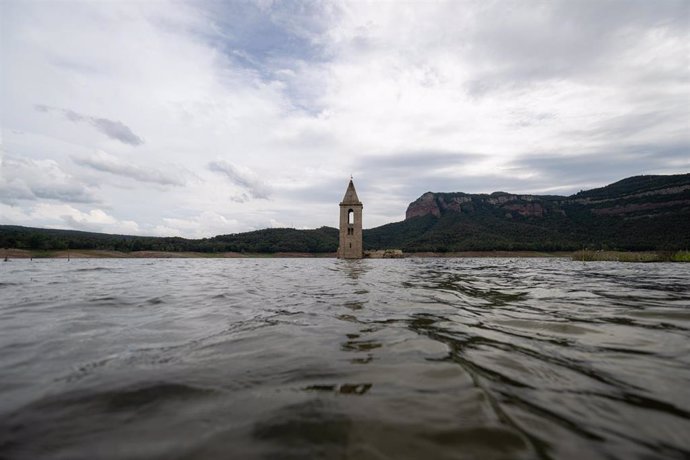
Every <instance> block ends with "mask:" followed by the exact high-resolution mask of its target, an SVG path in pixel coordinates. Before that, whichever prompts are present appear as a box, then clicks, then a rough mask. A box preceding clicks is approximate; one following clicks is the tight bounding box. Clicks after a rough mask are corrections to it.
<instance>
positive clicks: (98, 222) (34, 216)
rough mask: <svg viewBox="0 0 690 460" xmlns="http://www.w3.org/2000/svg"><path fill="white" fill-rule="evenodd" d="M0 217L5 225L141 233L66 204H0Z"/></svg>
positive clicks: (133, 224) (93, 211) (125, 223)
mask: <svg viewBox="0 0 690 460" xmlns="http://www.w3.org/2000/svg"><path fill="white" fill-rule="evenodd" d="M0 214H2V215H3V216H5V219H4V221H3V223H6V224H16V225H25V226H41V227H49V228H70V229H75V230H84V231H91V232H106V233H121V234H139V233H140V230H141V229H140V228H139V225H138V224H137V223H136V222H134V221H132V220H119V219H117V218H115V217H114V216H112V215H111V214H108V213H107V212H105V211H104V210H102V209H99V208H92V209H88V210H86V211H82V210H80V209H78V208H76V207H74V206H72V205H68V204H58V203H34V204H32V205H31V206H30V207H29V208H28V209H22V208H18V207H16V206H9V205H7V204H4V203H0Z"/></svg>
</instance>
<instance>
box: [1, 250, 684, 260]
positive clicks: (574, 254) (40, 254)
mask: <svg viewBox="0 0 690 460" xmlns="http://www.w3.org/2000/svg"><path fill="white" fill-rule="evenodd" d="M0 257H2V258H3V259H4V258H5V257H7V259H8V260H12V259H281V258H282V259H307V258H317V259H335V258H336V253H335V252H325V253H309V252H275V253H241V252H169V251H133V252H121V251H110V250H102V249H70V250H69V251H67V250H54V251H51V250H48V251H38V250H29V249H4V250H0ZM422 258H437V259H463V258H512V259H518V258H520V259H521V258H562V259H570V260H573V261H582V262H690V252H688V251H676V252H669V251H582V250H580V251H554V252H547V251H456V252H410V253H405V254H403V255H402V257H399V256H398V257H386V256H373V257H364V259H422Z"/></svg>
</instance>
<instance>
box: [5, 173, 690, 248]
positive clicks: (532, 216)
mask: <svg viewBox="0 0 690 460" xmlns="http://www.w3.org/2000/svg"><path fill="white" fill-rule="evenodd" d="M688 222H690V174H678V175H672V176H637V177H630V178H627V179H623V180H621V181H618V182H616V183H614V184H610V185H607V186H605V187H601V188H596V189H592V190H587V191H582V192H579V193H577V194H575V195H572V196H568V197H566V196H556V195H520V194H511V193H505V192H495V193H492V194H468V193H461V192H454V193H434V192H427V193H425V194H423V195H422V196H421V197H419V198H418V199H417V200H415V201H414V202H412V203H410V205H409V206H408V208H407V212H406V218H405V220H404V221H402V222H395V223H391V224H386V225H382V226H381V227H376V228H372V229H367V230H364V247H365V249H387V248H400V249H403V250H404V251H406V252H420V251H433V252H455V251H488V250H531V251H569V250H576V249H582V248H583V247H586V248H591V249H622V250H682V249H688V248H690V231H689V230H688V228H689V226H688ZM0 247H2V248H20V249H34V250H51V249H52V250H54V249H67V248H70V249H101V250H114V251H124V252H130V251H174V252H177V251H194V252H253V253H272V252H309V253H328V252H335V251H336V249H337V247H338V230H337V229H335V228H331V227H321V228H318V229H313V230H297V229H292V228H272V229H264V230H256V231H252V232H245V233H236V234H231V235H218V236H215V237H212V238H203V239H185V238H179V237H167V238H163V237H147V236H131V235H110V234H104V233H91V232H81V231H75V230H53V229H41V228H30V227H20V226H12V225H0Z"/></svg>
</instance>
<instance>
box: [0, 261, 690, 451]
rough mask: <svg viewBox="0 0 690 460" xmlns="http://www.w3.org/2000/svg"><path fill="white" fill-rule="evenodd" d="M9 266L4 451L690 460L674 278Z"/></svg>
mask: <svg viewBox="0 0 690 460" xmlns="http://www.w3.org/2000/svg"><path fill="white" fill-rule="evenodd" d="M14 262H15V263H13V264H12V266H11V267H9V269H8V270H6V271H4V272H3V277H4V278H3V280H2V281H0V289H2V291H3V300H4V301H3V303H2V304H0V376H2V377H1V378H0V456H3V457H5V456H6V457H8V458H19V459H41V458H112V459H119V458H170V457H181V458H300V459H301V458H360V457H361V458H395V459H398V458H435V459H436V458H438V459H446V458H447V459H458V458H468V459H473V458H495V459H520V458H530V459H532V458H562V459H570V458H591V459H598V458H601V459H604V458H606V459H612V458H620V459H624V458H688V457H690V441H689V440H688V437H687V433H689V432H690V394H689V393H688V392H687V391H686V390H687V388H688V387H690V324H689V323H690V314H689V313H688V308H690V287H689V286H690V267H689V266H687V265H677V264H675V265H672V264H646V265H645V264H618V263H610V264H582V263H573V262H570V261H568V260H558V259H530V260H525V259H403V260H393V261H391V260H362V261H338V260H333V259H307V260H302V259H289V260H287V259H261V260H257V259H206V260H161V261H151V260H134V259H128V260H99V261H89V260H73V261H71V262H70V265H69V270H65V267H64V265H60V266H59V267H58V266H57V265H56V264H51V263H49V261H33V262H29V261H26V262H23V261H14Z"/></svg>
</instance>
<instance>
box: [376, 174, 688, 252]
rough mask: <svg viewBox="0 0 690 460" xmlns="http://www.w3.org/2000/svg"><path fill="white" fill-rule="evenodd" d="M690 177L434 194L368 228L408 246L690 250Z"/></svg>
mask: <svg viewBox="0 0 690 460" xmlns="http://www.w3.org/2000/svg"><path fill="white" fill-rule="evenodd" d="M688 222H690V174H678V175H672V176H637V177H630V178H627V179H623V180H621V181H619V182H616V183H614V184H611V185H607V186H606V187H601V188H597V189H593V190H587V191H583V192H580V193H577V194H575V195H571V196H555V195H526V194H513V193H505V192H495V193H492V194H468V193H460V192H456V193H434V192H427V193H425V194H423V195H422V196H421V197H419V198H418V199H417V200H415V201H414V202H412V203H411V204H410V205H409V206H408V208H407V212H406V218H405V220H404V221H402V222H396V223H392V224H388V225H384V226H382V227H378V228H374V229H370V230H367V231H365V234H364V244H365V248H367V249H374V248H385V247H395V248H402V249H404V250H405V251H464V250H518V249H520V250H574V249H582V248H583V247H588V248H593V249H599V248H602V249H606V248H610V249H629V250H645V249H657V250H659V249H668V250H679V249H687V248H690V230H689V228H690V225H688Z"/></svg>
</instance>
